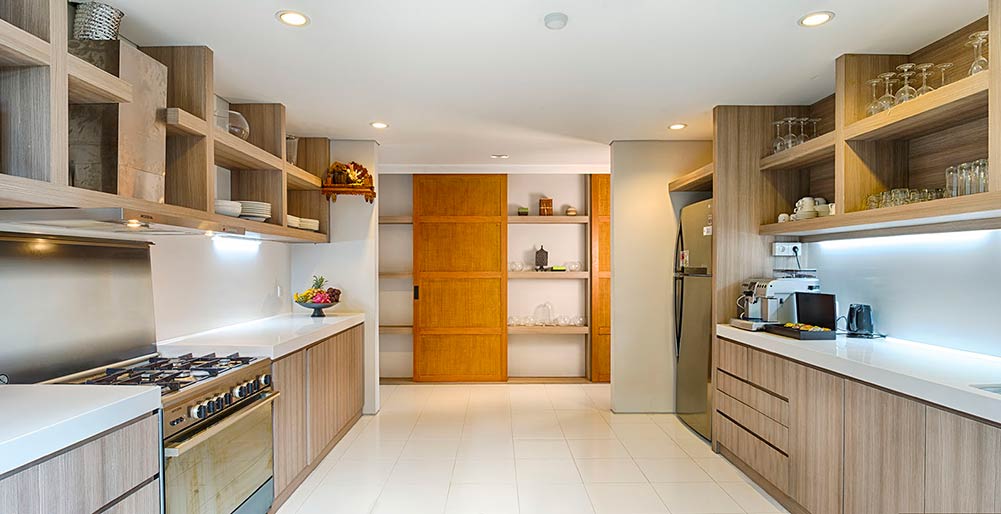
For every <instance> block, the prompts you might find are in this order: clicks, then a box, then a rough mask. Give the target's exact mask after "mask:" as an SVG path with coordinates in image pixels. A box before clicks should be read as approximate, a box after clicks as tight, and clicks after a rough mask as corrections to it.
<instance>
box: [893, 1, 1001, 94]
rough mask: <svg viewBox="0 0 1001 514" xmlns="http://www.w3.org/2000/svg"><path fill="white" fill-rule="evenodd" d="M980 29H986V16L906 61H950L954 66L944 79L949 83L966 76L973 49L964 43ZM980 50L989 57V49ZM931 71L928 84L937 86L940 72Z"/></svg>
mask: <svg viewBox="0 0 1001 514" xmlns="http://www.w3.org/2000/svg"><path fill="white" fill-rule="evenodd" d="M981 30H988V28H987V17H986V16H985V17H983V18H981V19H979V20H977V21H975V22H973V23H970V24H969V25H967V26H965V27H963V28H961V29H959V30H957V31H955V32H953V33H952V34H949V35H947V36H945V37H943V38H941V39H939V40H938V41H935V42H934V43H932V44H930V45H928V46H926V47H924V48H922V49H920V50H918V51H917V52H914V53H913V54H911V56H910V58H909V59H910V60H908V61H907V62H912V63H915V64H920V63H923V62H931V63H935V64H938V63H943V62H951V63H953V65H954V66H953V67H952V68H949V70H948V71H947V72H946V81H947V82H948V83H950V84H951V83H953V82H955V81H957V80H959V79H962V78H966V77H967V76H968V75H969V70H970V66H971V65H972V64H973V50H971V49H970V48H969V47H967V46H966V43H967V41H969V37H970V34H973V33H974V32H978V31H981ZM982 51H983V52H984V57H987V58H988V59H989V58H990V56H991V52H990V49H989V48H988V47H987V46H986V45H985V46H984V48H983V50H982ZM888 71H889V70H888ZM933 71H935V75H934V80H932V79H931V78H930V77H929V85H931V86H932V87H938V86H939V80H940V79H939V76H940V74H939V72H938V71H937V70H933ZM915 79H916V80H918V82H919V83H920V80H921V78H920V77H915ZM915 87H919V86H915Z"/></svg>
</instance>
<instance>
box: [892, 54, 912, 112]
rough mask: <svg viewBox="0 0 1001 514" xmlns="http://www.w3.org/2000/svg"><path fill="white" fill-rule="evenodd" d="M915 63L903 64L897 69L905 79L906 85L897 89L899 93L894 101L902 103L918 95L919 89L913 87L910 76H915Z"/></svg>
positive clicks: (898, 103) (897, 103)
mask: <svg viewBox="0 0 1001 514" xmlns="http://www.w3.org/2000/svg"><path fill="white" fill-rule="evenodd" d="M914 66H915V65H914V63H907V64H901V65H900V66H897V71H899V72H900V76H901V77H903V79H904V85H903V86H902V87H901V88H900V89H899V90H897V94H896V96H895V97H894V103H895V104H896V105H900V104H902V103H904V102H906V101H908V100H913V99H914V98H916V97H917V96H918V90H917V89H914V88H913V87H911V83H910V78H911V77H913V76H914V72H913V71H911V70H912V69H913V68H914Z"/></svg>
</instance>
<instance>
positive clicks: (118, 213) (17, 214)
mask: <svg viewBox="0 0 1001 514" xmlns="http://www.w3.org/2000/svg"><path fill="white" fill-rule="evenodd" d="M0 225H3V226H5V228H13V229H21V230H28V231H31V230H37V231H40V232H45V233H59V234H72V233H76V232H99V233H102V234H105V235H107V234H113V235H122V236H127V235H136V236H172V235H191V234H206V233H222V234H232V235H243V234H244V233H245V231H244V230H243V229H241V228H236V227H230V226H226V225H223V224H221V223H216V222H213V221H204V220H197V219H192V218H185V217H181V216H170V215H164V214H152V213H149V212H145V211H140V210H136V209H126V208H122V207H98V208H86V209H79V208H15V209H0Z"/></svg>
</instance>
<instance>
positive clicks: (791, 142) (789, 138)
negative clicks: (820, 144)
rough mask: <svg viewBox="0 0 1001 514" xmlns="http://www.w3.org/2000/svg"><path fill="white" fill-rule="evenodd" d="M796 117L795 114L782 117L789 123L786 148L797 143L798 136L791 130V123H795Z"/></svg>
mask: <svg viewBox="0 0 1001 514" xmlns="http://www.w3.org/2000/svg"><path fill="white" fill-rule="evenodd" d="M796 120H797V118H796V117H795V116H792V117H789V118H784V119H783V120H782V121H784V122H786V124H787V125H789V134H788V135H787V136H786V148H792V147H794V146H796V145H797V144H799V138H797V137H796V133H795V132H794V131H793V124H794V123H796Z"/></svg>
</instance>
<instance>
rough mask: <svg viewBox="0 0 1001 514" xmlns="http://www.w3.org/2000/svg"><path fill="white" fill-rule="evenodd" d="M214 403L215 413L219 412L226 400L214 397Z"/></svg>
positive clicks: (220, 396)
mask: <svg viewBox="0 0 1001 514" xmlns="http://www.w3.org/2000/svg"><path fill="white" fill-rule="evenodd" d="M214 403H215V410H216V412H218V411H221V410H222V409H223V407H225V406H226V399H225V398H223V397H222V395H219V396H216V397H215V402H214Z"/></svg>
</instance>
